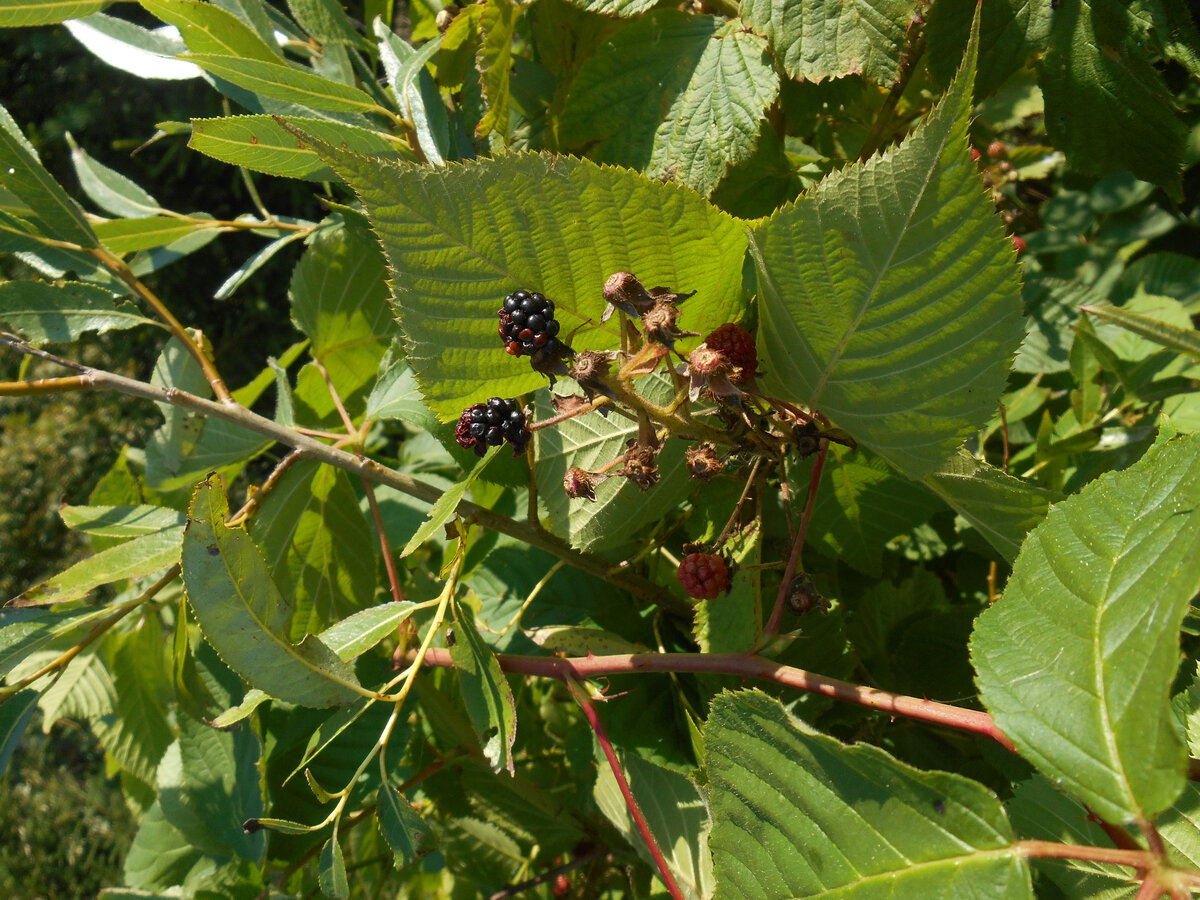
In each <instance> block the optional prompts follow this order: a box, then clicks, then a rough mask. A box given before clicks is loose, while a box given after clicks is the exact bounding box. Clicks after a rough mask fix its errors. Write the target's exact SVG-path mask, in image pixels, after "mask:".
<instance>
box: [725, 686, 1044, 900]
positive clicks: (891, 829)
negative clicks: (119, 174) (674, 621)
mask: <svg viewBox="0 0 1200 900" xmlns="http://www.w3.org/2000/svg"><path fill="white" fill-rule="evenodd" d="M704 733H705V745H706V756H705V761H706V770H707V772H708V777H709V806H710V807H711V809H712V815H713V822H714V824H713V829H712V836H711V843H712V854H713V866H714V869H715V871H716V878H717V892H716V895H715V896H716V898H717V900H725V898H739V900H741V898H745V900H759V898H763V900H765V898H776V897H779V898H782V897H809V896H818V895H819V896H821V897H829V898H835V897H836V898H839V900H842V898H845V900H850V898H855V900H857V898H869V897H870V898H874V897H885V896H890V897H914V898H915V897H921V898H923V900H937V898H947V900H948V898H958V897H966V896H979V897H989V898H1005V900H1008V898H1011V900H1017V898H1028V900H1032V897H1033V892H1032V889H1031V886H1030V878H1029V869H1028V867H1027V865H1026V862H1025V860H1024V858H1023V857H1022V856H1021V854H1020V853H1018V852H1017V850H1016V848H1015V847H1014V846H1013V835H1012V831H1011V829H1010V827H1009V824H1008V821H1007V819H1005V817H1004V810H1003V809H1002V808H1001V806H1000V802H999V801H998V800H997V799H996V797H995V796H994V795H993V794H992V793H991V792H990V791H988V790H987V789H986V788H984V786H983V785H981V784H978V783H977V782H974V781H971V780H969V779H967V778H963V777H962V776H961V775H952V774H949V773H944V772H921V771H918V770H917V769H914V768H912V767H910V766H908V765H905V764H904V763H901V762H899V761H897V760H896V759H894V758H893V757H891V756H889V755H888V754H887V753H886V752H884V751H883V750H880V749H879V748H877V747H872V746H870V745H867V744H857V745H854V746H849V747H848V746H846V745H844V744H842V743H841V742H839V741H837V740H835V739H834V738H831V737H826V736H825V735H822V734H820V733H818V732H816V731H815V730H813V729H812V728H811V727H810V726H808V725H806V724H805V723H803V722H801V721H800V720H797V719H794V718H792V717H791V716H789V715H788V713H787V712H786V711H785V710H784V709H783V706H782V705H780V703H779V702H778V701H777V700H774V699H772V698H770V697H767V696H766V695H765V694H762V693H760V692H758V691H742V692H739V693H736V694H729V693H725V694H721V695H719V696H717V697H716V698H715V699H714V700H713V702H712V705H711V707H710V709H709V717H708V723H707V725H706V726H705V731H704Z"/></svg>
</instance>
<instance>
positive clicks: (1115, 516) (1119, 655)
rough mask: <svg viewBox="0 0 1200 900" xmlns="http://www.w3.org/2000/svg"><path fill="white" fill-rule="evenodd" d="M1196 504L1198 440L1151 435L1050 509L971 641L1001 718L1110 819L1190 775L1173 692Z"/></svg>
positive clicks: (1190, 583)
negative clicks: (1145, 446) (1137, 453)
mask: <svg viewBox="0 0 1200 900" xmlns="http://www.w3.org/2000/svg"><path fill="white" fill-rule="evenodd" d="M1198 504H1200V436H1192V437H1186V438H1177V439H1174V440H1170V441H1166V442H1162V441H1161V440H1160V443H1159V444H1158V445H1156V446H1155V447H1153V448H1151V449H1150V450H1149V451H1148V452H1147V453H1146V455H1145V456H1144V457H1143V458H1142V460H1141V461H1139V462H1138V463H1137V464H1136V465H1134V466H1132V467H1130V468H1129V469H1126V470H1125V471H1123V472H1118V473H1110V474H1107V475H1102V476H1101V477H1100V478H1099V479H1097V480H1096V481H1094V482H1092V483H1091V484H1089V485H1088V486H1087V487H1085V488H1084V489H1083V490H1082V491H1081V492H1080V493H1079V494H1078V495H1077V496H1074V497H1071V498H1069V499H1067V500H1065V501H1063V502H1062V503H1060V504H1058V505H1057V506H1055V507H1054V508H1053V509H1051V511H1050V514H1049V515H1048V516H1047V517H1046V521H1045V522H1043V523H1042V524H1041V525H1040V526H1039V527H1038V528H1037V529H1036V530H1034V532H1033V533H1032V534H1031V535H1030V536H1029V538H1028V539H1027V540H1026V542H1025V544H1024V546H1023V547H1022V549H1021V554H1020V556H1019V557H1018V558H1017V561H1016V563H1015V564H1014V566H1013V573H1012V576H1011V578H1010V579H1009V581H1008V585H1007V587H1006V588H1005V591H1004V596H1003V597H1002V598H1001V599H1000V600H999V601H998V602H997V603H996V604H995V605H994V606H992V607H991V608H989V609H988V610H986V611H985V612H984V613H983V615H982V616H980V617H979V620H978V622H977V623H976V626H975V634H974V636H973V637H972V639H971V655H972V660H973V662H974V664H975V669H976V672H977V673H978V675H977V680H978V684H979V688H980V693H981V696H982V699H983V702H984V705H985V706H986V707H987V708H988V710H989V711H990V712H991V713H992V715H993V716H995V718H996V724H997V725H999V726H1000V728H1001V729H1003V731H1004V733H1005V734H1007V735H1008V736H1009V737H1010V738H1012V739H1013V741H1014V742H1015V743H1016V745H1017V747H1018V749H1019V750H1020V751H1021V753H1022V755H1023V756H1025V757H1026V758H1028V759H1029V760H1030V761H1032V762H1033V763H1034V764H1035V765H1036V766H1037V767H1038V768H1039V769H1041V770H1042V772H1043V773H1044V774H1045V775H1047V777H1049V778H1050V779H1051V780H1053V781H1054V783H1055V784H1056V785H1060V786H1061V787H1062V788H1063V789H1064V790H1067V791H1069V792H1071V793H1072V794H1074V795H1075V796H1076V797H1078V798H1079V799H1080V800H1082V801H1083V802H1084V803H1086V804H1087V805H1088V806H1089V807H1090V808H1091V809H1093V810H1094V811H1095V812H1096V814H1097V815H1099V816H1100V817H1101V818H1103V819H1105V820H1107V821H1110V822H1128V821H1131V820H1133V819H1137V818H1140V819H1152V818H1153V817H1154V816H1155V815H1156V814H1157V813H1159V812H1160V811H1162V810H1163V809H1166V808H1167V807H1168V806H1169V805H1170V804H1171V802H1172V801H1173V800H1174V799H1175V797H1176V796H1177V795H1178V794H1179V791H1180V789H1181V788H1182V786H1183V783H1184V780H1185V769H1186V765H1185V762H1186V756H1187V754H1186V751H1185V748H1184V746H1183V742H1182V739H1181V737H1180V735H1179V732H1178V729H1177V728H1176V726H1175V723H1174V721H1173V720H1172V715H1171V710H1170V696H1169V690H1170V686H1171V682H1172V679H1173V678H1174V675H1175V670H1176V668H1177V667H1178V662H1179V659H1178V657H1179V628H1180V624H1181V623H1182V621H1183V615H1184V612H1185V610H1186V609H1187V606H1188V601H1189V600H1191V598H1192V597H1194V596H1195V594H1196V592H1197V590H1200V567H1198V566H1197V565H1196V564H1195V549H1196V547H1197V546H1198V545H1200V512H1198V509H1200V506H1198Z"/></svg>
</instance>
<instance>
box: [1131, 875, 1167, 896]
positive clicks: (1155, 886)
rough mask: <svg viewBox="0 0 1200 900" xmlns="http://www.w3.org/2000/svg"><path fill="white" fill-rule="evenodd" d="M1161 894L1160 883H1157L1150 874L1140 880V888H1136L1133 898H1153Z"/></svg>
mask: <svg viewBox="0 0 1200 900" xmlns="http://www.w3.org/2000/svg"><path fill="white" fill-rule="evenodd" d="M1162 895H1163V889H1162V885H1161V884H1159V883H1158V879H1157V878H1155V877H1154V876H1153V875H1150V876H1148V877H1147V878H1146V880H1145V881H1143V882H1142V886H1141V888H1139V889H1138V892H1137V896H1136V897H1135V898H1134V900H1155V898H1157V897H1161V896H1162Z"/></svg>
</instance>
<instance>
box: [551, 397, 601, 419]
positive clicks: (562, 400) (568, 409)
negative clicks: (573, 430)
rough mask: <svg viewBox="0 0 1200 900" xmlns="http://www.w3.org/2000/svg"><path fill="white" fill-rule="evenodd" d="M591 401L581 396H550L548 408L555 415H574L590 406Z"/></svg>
mask: <svg viewBox="0 0 1200 900" xmlns="http://www.w3.org/2000/svg"><path fill="white" fill-rule="evenodd" d="M591 402H592V401H591V400H589V399H588V398H587V397H585V396H583V395H582V394H551V395H550V408H551V409H553V410H554V414H555V415H559V416H561V415H564V414H565V415H574V414H576V413H578V412H579V411H580V410H581V409H583V408H584V407H585V406H588V405H590V404H591Z"/></svg>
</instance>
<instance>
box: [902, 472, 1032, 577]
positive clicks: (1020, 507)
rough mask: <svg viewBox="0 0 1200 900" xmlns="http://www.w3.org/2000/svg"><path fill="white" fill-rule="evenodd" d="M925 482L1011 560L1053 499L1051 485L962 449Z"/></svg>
mask: <svg viewBox="0 0 1200 900" xmlns="http://www.w3.org/2000/svg"><path fill="white" fill-rule="evenodd" d="M925 484H926V485H928V486H929V487H930V488H932V489H933V492H934V493H935V494H937V495H938V496H939V497H941V498H942V499H943V500H945V501H946V502H947V503H948V504H950V506H951V507H952V508H953V509H954V510H955V511H956V512H957V513H958V514H959V515H960V516H962V517H963V518H964V519H966V520H967V521H968V522H970V523H971V525H972V526H973V527H974V528H975V529H976V530H977V531H978V532H979V533H980V534H982V535H983V536H984V537H985V538H986V539H987V542H988V543H989V544H991V545H992V546H993V547H995V548H996V550H997V551H999V553H1000V555H1001V556H1003V557H1004V558H1005V559H1006V560H1009V561H1010V562H1011V561H1012V560H1013V559H1015V558H1016V555H1017V550H1019V549H1020V547H1021V542H1022V541H1023V540H1024V539H1025V535H1027V534H1028V533H1029V532H1030V531H1031V530H1033V528H1034V527H1036V526H1037V524H1038V523H1039V522H1041V521H1042V519H1044V518H1045V517H1046V510H1048V509H1049V508H1050V501H1051V499H1053V495H1052V494H1051V492H1050V491H1048V490H1046V489H1045V488H1043V487H1040V486H1039V485H1036V484H1032V483H1030V482H1028V481H1022V480H1020V479H1019V478H1014V477H1012V476H1011V475H1008V474H1006V473H1004V472H1001V471H1000V470H999V469H997V468H995V467H994V466H990V465H988V464H987V463H986V462H984V461H983V460H979V459H976V458H975V457H974V456H972V455H971V454H970V453H968V452H967V451H966V450H965V449H961V448H960V449H959V451H958V453H956V454H955V455H954V456H952V457H950V459H948V460H946V462H944V463H943V464H942V465H940V466H938V468H937V469H935V470H934V471H933V472H930V473H929V474H928V475H926V476H925Z"/></svg>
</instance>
